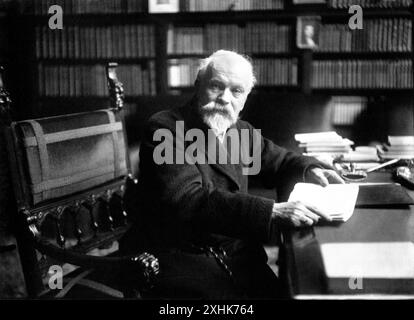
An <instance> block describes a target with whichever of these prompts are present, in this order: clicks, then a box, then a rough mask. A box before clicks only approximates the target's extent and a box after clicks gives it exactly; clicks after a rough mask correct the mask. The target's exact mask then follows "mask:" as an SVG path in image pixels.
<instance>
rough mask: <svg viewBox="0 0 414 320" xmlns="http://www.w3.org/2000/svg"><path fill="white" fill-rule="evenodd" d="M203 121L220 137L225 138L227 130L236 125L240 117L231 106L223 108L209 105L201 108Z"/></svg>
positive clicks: (213, 104)
mask: <svg viewBox="0 0 414 320" xmlns="http://www.w3.org/2000/svg"><path fill="white" fill-rule="evenodd" d="M201 114H202V117H203V121H204V123H205V124H207V125H208V126H209V127H210V128H211V129H212V130H213V131H214V133H215V134H216V136H218V137H220V136H221V137H222V136H224V134H225V133H226V131H227V129H228V128H230V126H231V125H233V124H234V123H236V121H237V117H238V115H237V114H236V113H235V112H234V110H233V108H232V107H231V106H227V107H223V106H216V104H215V103H214V102H213V103H209V104H207V105H204V106H202V107H201Z"/></svg>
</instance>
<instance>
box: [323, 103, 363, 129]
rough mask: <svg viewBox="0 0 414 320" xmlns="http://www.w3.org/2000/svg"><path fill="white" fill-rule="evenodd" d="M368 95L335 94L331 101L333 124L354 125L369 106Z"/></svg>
mask: <svg viewBox="0 0 414 320" xmlns="http://www.w3.org/2000/svg"><path fill="white" fill-rule="evenodd" d="M367 100H368V99H367V97H361V96H333V97H332V98H331V101H330V107H331V110H332V125H334V126H344V125H352V124H353V123H354V122H355V120H356V119H357V118H358V116H359V115H360V114H361V113H362V112H364V111H365V110H366V108H367V104H368V101H367Z"/></svg>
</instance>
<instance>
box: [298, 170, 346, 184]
mask: <svg viewBox="0 0 414 320" xmlns="http://www.w3.org/2000/svg"><path fill="white" fill-rule="evenodd" d="M305 181H306V182H312V183H315V184H319V185H321V186H322V187H326V186H327V185H328V184H330V183H345V181H344V180H343V179H342V178H341V177H340V176H339V175H338V174H337V173H336V172H335V171H334V170H328V169H322V168H310V169H308V170H307V171H306V175H305Z"/></svg>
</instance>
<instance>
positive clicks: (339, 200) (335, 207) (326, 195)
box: [288, 182, 359, 221]
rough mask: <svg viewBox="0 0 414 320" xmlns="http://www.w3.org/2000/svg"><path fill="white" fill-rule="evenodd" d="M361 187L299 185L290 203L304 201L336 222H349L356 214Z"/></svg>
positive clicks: (292, 194)
mask: <svg viewBox="0 0 414 320" xmlns="http://www.w3.org/2000/svg"><path fill="white" fill-rule="evenodd" d="M358 191H359V187H358V185H356V184H330V185H328V186H327V187H322V186H320V185H317V184H313V183H302V182H300V183H297V184H296V185H295V187H294V188H293V191H292V192H291V194H290V196H289V200H288V201H302V202H304V203H308V204H310V205H313V206H314V207H316V208H318V209H319V210H321V211H322V212H324V213H326V214H327V215H329V216H330V217H331V218H332V220H334V221H347V220H348V219H349V218H350V217H351V216H352V213H353V212H354V208H355V203H356V200H357V197H358Z"/></svg>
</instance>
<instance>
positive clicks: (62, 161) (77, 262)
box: [0, 63, 159, 298]
mask: <svg viewBox="0 0 414 320" xmlns="http://www.w3.org/2000/svg"><path fill="white" fill-rule="evenodd" d="M116 66H117V64H115V63H110V64H108V66H107V80H108V86H109V91H110V97H111V108H109V109H104V110H98V111H92V112H85V113H78V114H69V115H64V116H57V117H48V118H42V119H29V120H24V121H12V119H11V116H10V104H11V101H10V97H9V95H8V94H7V92H6V91H5V90H4V88H2V91H1V97H0V111H1V113H0V116H1V122H2V127H3V129H4V134H5V139H6V142H7V148H8V154H9V163H10V171H11V179H12V185H13V189H14V196H15V199H14V200H13V201H15V203H16V207H15V210H16V213H15V216H14V221H15V232H16V238H17V243H18V248H19V253H20V257H21V261H22V269H23V273H24V278H25V281H26V287H27V292H28V295H29V296H30V297H51V296H55V297H58V298H62V297H65V296H66V297H67V294H68V292H69V289H71V288H81V287H87V288H89V289H93V292H97V293H99V294H98V296H99V297H118V298H122V297H129V298H130V297H140V296H142V294H143V293H145V290H146V289H148V288H150V287H151V286H152V284H153V281H154V279H155V278H156V276H157V274H158V272H159V265H158V260H157V259H156V258H155V257H154V256H153V255H151V254H149V253H146V252H143V253H140V254H136V255H132V256H120V255H119V253H117V251H118V250H117V249H118V248H117V240H118V239H119V238H120V237H121V236H122V235H123V234H124V233H125V231H126V230H127V229H128V228H129V224H130V223H129V217H128V213H127V212H126V211H125V210H124V204H123V200H124V199H123V196H124V193H125V190H126V189H128V188H129V187H131V186H133V184H134V183H136V180H135V179H134V178H133V177H132V176H131V174H130V163H129V157H128V146H127V140H126V136H125V130H124V121H123V114H122V107H123V97H124V95H123V89H122V84H121V83H120V82H119V81H118V79H117V75H116ZM1 83H2V82H1V74H0V87H2V85H1ZM60 271H62V272H63V274H62V275H63V277H62V281H63V283H64V284H65V287H63V289H61V290H55V288H56V287H58V288H59V278H58V277H57V276H59V272H60ZM122 275H132V276H130V277H128V280H125V281H123V280H122ZM131 278H132V279H133V281H131ZM76 290H77V291H78V292H80V293H81V294H82V292H83V293H84V292H85V290H79V289H76ZM76 290H75V291H76ZM88 292H89V291H88ZM102 294H103V295H102ZM79 297H80V296H79V295H78V296H75V297H74V298H79ZM82 297H83V296H82ZM87 297H88V296H86V298H87Z"/></svg>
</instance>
